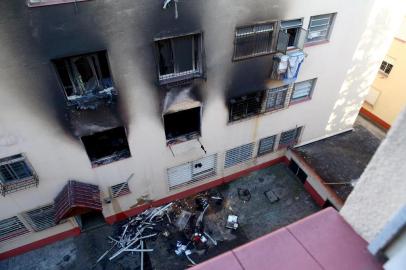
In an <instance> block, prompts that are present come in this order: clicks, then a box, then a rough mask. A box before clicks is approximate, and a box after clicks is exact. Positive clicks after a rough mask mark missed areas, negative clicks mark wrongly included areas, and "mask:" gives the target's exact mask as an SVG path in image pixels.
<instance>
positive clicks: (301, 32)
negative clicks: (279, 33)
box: [296, 28, 307, 50]
mask: <svg viewBox="0 0 406 270" xmlns="http://www.w3.org/2000/svg"><path fill="white" fill-rule="evenodd" d="M297 35H298V36H297V41H296V47H297V48H298V49H300V50H303V48H304V44H305V42H306V39H307V30H306V29H304V28H300V29H298V33H297Z"/></svg>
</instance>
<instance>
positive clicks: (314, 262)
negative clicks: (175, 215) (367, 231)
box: [191, 208, 382, 270]
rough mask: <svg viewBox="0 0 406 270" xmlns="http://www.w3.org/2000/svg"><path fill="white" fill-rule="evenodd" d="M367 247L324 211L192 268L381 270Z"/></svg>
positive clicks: (336, 216)
mask: <svg viewBox="0 0 406 270" xmlns="http://www.w3.org/2000/svg"><path fill="white" fill-rule="evenodd" d="M367 245H368V243H367V242H366V241H365V240H364V239H362V238H361V237H360V236H359V235H358V234H357V233H356V232H355V231H354V230H353V229H352V228H351V226H350V225H349V224H348V223H346V222H345V221H344V219H343V218H342V217H341V216H340V214H339V213H338V212H337V211H335V210H334V209H333V208H327V209H325V210H322V211H320V212H318V213H316V214H313V215H311V216H309V217H306V218H304V219H302V220H299V221H298V222H295V223H293V224H291V225H289V226H287V227H284V228H281V229H279V230H277V231H275V232H272V233H270V234H268V235H265V236H263V237H260V238H258V239H256V240H254V241H252V242H249V243H247V244H245V245H243V246H241V247H238V248H236V249H234V250H232V251H229V252H226V253H224V254H222V255H219V256H217V257H215V258H213V259H210V260H208V261H205V262H203V263H201V264H199V265H197V266H195V267H193V268H191V269H193V270H206V269H207V270H209V269H210V270H212V269H214V270H216V269H221V270H226V269H227V270H229V269H230V270H234V269H235V270H240V269H249V270H251V269H252V270H254V269H267V270H297V269H300V270H378V269H379V270H382V266H381V264H380V263H378V262H377V261H376V260H375V258H374V257H373V256H372V255H371V254H370V253H369V252H368V250H367Z"/></svg>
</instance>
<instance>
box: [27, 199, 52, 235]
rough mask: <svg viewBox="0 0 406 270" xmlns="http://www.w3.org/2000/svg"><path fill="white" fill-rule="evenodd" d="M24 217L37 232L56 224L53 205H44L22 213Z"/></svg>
mask: <svg viewBox="0 0 406 270" xmlns="http://www.w3.org/2000/svg"><path fill="white" fill-rule="evenodd" d="M23 216H24V219H25V220H26V221H27V222H28V223H29V224H30V226H31V227H32V228H33V229H34V231H36V232H39V231H42V230H45V229H48V228H50V227H53V226H55V225H56V223H55V209H54V205H53V204H50V205H46V206H43V207H40V208H37V209H34V210H30V211H28V212H25V213H24V215H23Z"/></svg>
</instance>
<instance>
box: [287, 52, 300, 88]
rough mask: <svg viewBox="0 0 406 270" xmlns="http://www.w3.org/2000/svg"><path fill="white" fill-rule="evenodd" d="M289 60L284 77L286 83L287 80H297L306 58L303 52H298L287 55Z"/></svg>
mask: <svg viewBox="0 0 406 270" xmlns="http://www.w3.org/2000/svg"><path fill="white" fill-rule="evenodd" d="M287 56H288V58H289V60H288V66H287V70H286V73H285V76H284V81H285V80H289V81H292V80H295V79H296V78H297V75H298V73H299V69H300V66H301V65H302V63H303V60H304V58H305V54H304V52H302V51H297V52H293V53H290V54H288V55H287Z"/></svg>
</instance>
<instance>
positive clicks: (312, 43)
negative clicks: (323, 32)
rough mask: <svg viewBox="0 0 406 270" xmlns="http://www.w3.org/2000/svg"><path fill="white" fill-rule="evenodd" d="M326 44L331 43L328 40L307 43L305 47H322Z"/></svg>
mask: <svg viewBox="0 0 406 270" xmlns="http://www.w3.org/2000/svg"><path fill="white" fill-rule="evenodd" d="M326 43H330V40H328V39H326V40H320V41H309V42H306V43H305V45H304V47H305V48H307V47H312V46H317V45H322V44H326Z"/></svg>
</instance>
